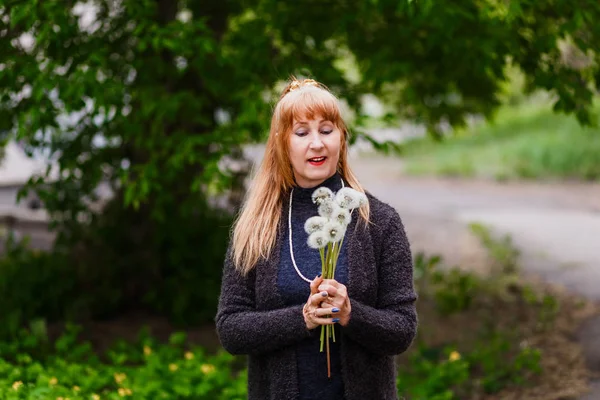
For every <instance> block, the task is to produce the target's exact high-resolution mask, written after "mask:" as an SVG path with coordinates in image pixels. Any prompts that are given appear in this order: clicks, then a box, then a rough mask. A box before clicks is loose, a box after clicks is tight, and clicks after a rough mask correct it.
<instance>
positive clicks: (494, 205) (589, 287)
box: [354, 159, 600, 301]
mask: <svg viewBox="0 0 600 400" xmlns="http://www.w3.org/2000/svg"><path fill="white" fill-rule="evenodd" d="M354 166H355V170H356V173H357V175H358V176H359V178H360V180H361V182H363V183H364V185H365V186H366V187H367V188H368V189H369V190H370V191H372V192H373V193H374V194H376V195H377V196H379V197H380V198H381V199H383V200H384V201H387V202H389V203H390V204H391V205H393V206H394V207H396V208H397V209H398V210H399V212H400V213H401V215H402V216H403V217H404V218H405V219H407V222H406V225H407V230H408V231H409V234H410V231H411V230H413V229H414V230H415V231H416V233H418V232H419V231H421V230H422V229H424V228H423V226H422V224H418V225H412V226H411V221H415V222H417V221H418V220H420V219H422V218H427V219H428V220H429V221H430V222H432V223H435V222H434V221H437V222H438V225H439V227H440V229H441V230H444V229H448V227H451V228H450V229H451V230H453V231H454V230H456V228H455V227H452V225H453V224H454V225H459V226H461V225H462V226H464V225H466V224H467V223H470V222H479V223H482V224H484V225H488V226H489V227H490V228H491V229H492V230H493V231H495V232H497V233H499V234H510V235H511V237H512V238H513V239H514V242H515V244H516V245H517V247H519V248H520V249H521V250H522V251H523V258H524V259H523V264H524V265H523V268H524V269H525V271H524V272H525V273H535V274H536V275H539V276H540V277H542V278H544V279H545V280H547V281H549V282H551V283H555V284H559V285H562V286H565V287H566V288H567V289H569V290H571V291H572V292H574V293H578V294H581V295H584V296H586V297H588V298H590V299H593V300H599V301H600V184H594V185H591V184H575V183H570V184H540V183H531V184H527V183H505V184H498V183H494V182H485V181H464V180H456V179H438V178H409V177H405V176H402V175H401V174H400V173H399V172H398V171H399V170H400V168H401V166H400V162H399V161H394V160H393V159H358V160H356V161H355V162H354ZM442 222H443V223H442ZM426 228H427V230H428V231H431V230H435V225H429V226H427V227H426ZM440 234H441V233H439V232H438V233H437V235H440ZM452 238H453V236H450V237H449V240H450V239H452Z"/></svg>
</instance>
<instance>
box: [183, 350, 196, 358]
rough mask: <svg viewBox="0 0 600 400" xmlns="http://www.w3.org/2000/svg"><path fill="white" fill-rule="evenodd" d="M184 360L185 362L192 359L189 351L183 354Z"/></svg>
mask: <svg viewBox="0 0 600 400" xmlns="http://www.w3.org/2000/svg"><path fill="white" fill-rule="evenodd" d="M185 359H186V360H193V359H194V353H192V352H191V351H188V352H187V353H185Z"/></svg>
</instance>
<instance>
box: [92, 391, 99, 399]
mask: <svg viewBox="0 0 600 400" xmlns="http://www.w3.org/2000/svg"><path fill="white" fill-rule="evenodd" d="M92 400H100V396H98V395H97V394H95V393H94V394H93V395H92Z"/></svg>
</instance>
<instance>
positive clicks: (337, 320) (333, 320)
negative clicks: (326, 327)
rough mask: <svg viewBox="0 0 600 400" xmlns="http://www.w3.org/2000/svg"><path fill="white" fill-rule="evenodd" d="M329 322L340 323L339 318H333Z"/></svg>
mask: <svg viewBox="0 0 600 400" xmlns="http://www.w3.org/2000/svg"><path fill="white" fill-rule="evenodd" d="M331 322H333V323H334V324H335V323H336V322H340V319H339V318H334V319H332V320H331Z"/></svg>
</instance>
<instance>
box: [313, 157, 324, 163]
mask: <svg viewBox="0 0 600 400" xmlns="http://www.w3.org/2000/svg"><path fill="white" fill-rule="evenodd" d="M324 159H325V157H315V158H310V159H309V161H317V162H318V161H323V160H324Z"/></svg>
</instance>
